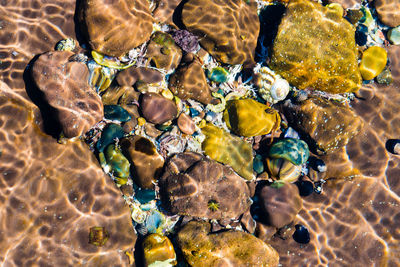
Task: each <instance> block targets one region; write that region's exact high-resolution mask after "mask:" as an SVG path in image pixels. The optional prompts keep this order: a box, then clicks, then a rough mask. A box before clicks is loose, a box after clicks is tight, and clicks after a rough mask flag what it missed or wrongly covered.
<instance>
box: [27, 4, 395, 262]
mask: <svg viewBox="0 0 400 267" xmlns="http://www.w3.org/2000/svg"><path fill="white" fill-rule="evenodd" d="M378 2H379V1H378ZM379 5H380V2H379V3H377V11H378V15H379V18H380V19H381V20H382V22H383V23H385V19H384V17H383V16H384V15H382V14H383V13H382V11H380V9H382V8H381V7H380V6H379ZM277 7H278V8H280V9H281V10H284V11H285V12H284V13H283V12H282V16H281V17H279V18H277V19H275V20H273V21H268V20H265V17H264V16H266V15H265V14H268V12H271V10H275V9H276V8H277ZM211 10H212V12H209V11H211ZM354 10H356V9H354ZM357 10H358V13H357V12H356V11H354V12H344V9H343V8H342V7H341V6H340V5H338V4H328V5H326V6H323V5H322V4H320V3H317V2H312V1H308V0H293V1H290V2H289V3H285V2H277V3H266V2H264V1H259V2H255V1H232V0H224V1H210V0H189V1H186V2H184V3H180V2H179V1H167V2H164V1H160V2H158V3H157V4H155V3H151V4H150V5H149V3H148V1H146V0H124V1H122V0H121V1H119V2H115V3H114V2H112V3H109V2H108V1H103V0H91V1H81V2H80V6H78V7H77V14H76V16H77V18H78V21H79V23H80V25H79V26H80V27H81V33H82V36H83V37H84V38H85V40H86V41H87V43H86V44H84V45H82V46H81V47H79V46H78V42H77V41H75V40H74V39H65V40H62V41H60V42H59V43H58V44H57V46H56V51H49V52H45V53H43V54H41V55H40V56H39V57H38V58H37V59H36V60H35V61H34V62H33V64H32V66H31V73H30V74H31V75H32V78H33V80H34V82H35V84H36V86H37V88H38V90H39V92H40V94H41V97H42V98H43V100H44V103H43V105H42V106H41V108H42V109H46V110H50V111H52V112H50V114H51V116H52V117H51V118H50V117H49V118H44V119H45V120H46V119H47V120H50V119H51V121H53V122H55V123H56V125H53V127H54V128H56V130H57V131H58V140H59V142H60V143H66V142H68V140H69V139H78V138H80V139H82V140H84V141H85V142H86V143H87V144H88V145H89V147H90V149H91V150H92V151H93V153H94V154H95V155H96V157H97V159H98V161H99V163H100V165H101V166H102V168H103V170H104V171H105V172H106V173H107V174H109V176H110V177H111V178H112V179H113V180H114V182H115V184H116V185H117V186H118V187H119V188H120V189H121V191H122V193H123V197H124V199H125V202H126V203H127V204H128V205H129V207H130V209H131V217H132V220H133V225H134V227H135V230H136V234H137V235H140V236H142V237H143V238H142V239H141V241H140V242H142V249H143V254H144V262H145V265H146V266H155V265H157V264H165V266H173V265H176V264H178V263H179V264H183V262H186V263H187V264H189V265H191V266H219V265H221V266H225V265H234V266H277V265H278V263H279V255H278V253H277V252H276V250H275V249H274V248H273V247H272V246H271V245H270V244H268V240H269V239H270V238H271V237H272V236H273V235H275V236H279V237H280V238H282V239H287V238H293V239H294V240H295V241H296V242H298V243H304V244H306V243H308V242H309V241H310V235H309V232H308V230H307V228H306V227H305V226H303V225H301V224H296V220H295V218H296V215H297V214H298V213H299V212H300V210H301V209H302V207H303V205H302V196H303V197H304V196H308V195H310V194H313V193H314V194H321V193H322V185H323V184H324V183H325V180H326V179H327V178H330V177H327V176H326V171H327V169H329V166H326V165H325V163H324V161H323V160H322V159H321V157H323V156H325V155H329V154H332V153H335V151H337V150H338V149H340V148H343V147H344V146H346V145H347V144H348V143H349V142H350V140H351V139H352V138H354V137H355V136H357V135H358V134H359V133H360V132H361V129H362V127H363V121H362V120H361V119H360V118H359V117H358V116H357V115H356V113H355V112H354V110H353V109H352V108H351V106H350V103H351V100H352V98H353V97H354V94H355V93H357V91H358V90H359V88H360V87H361V85H362V83H363V80H364V83H368V82H371V83H372V82H373V79H374V78H376V80H377V81H378V82H380V83H386V84H390V83H391V76H390V75H391V74H390V70H389V69H388V68H387V63H388V59H387V53H386V50H385V47H384V45H385V44H386V45H387V43H386V42H387V41H386V39H385V36H384V35H383V33H382V32H383V31H387V30H388V29H389V27H392V28H393V29H394V27H396V26H398V25H392V24H387V23H385V24H386V26H385V25H383V24H381V23H380V22H377V19H376V16H377V14H376V13H375V9H373V8H372V7H369V6H368V5H363V6H360V7H359V8H358V9H357ZM360 14H361V15H360ZM357 16H358V17H357ZM374 16H375V17H374ZM357 18H358V19H357ZM390 21H391V22H393V20H390ZM260 25H261V29H260ZM265 25H267V26H265ZM264 26H265V27H264ZM365 28H367V30H365ZM271 29H275V32H273V33H271V31H273V30H271ZM356 29H357V33H359V32H361V31H362V30H363V29H364V32H363V34H364V35H365V36H366V37H365V38H364V39H366V42H365V43H364V44H360V43H359V42H360V40H359V39H360V38H361V37H360V38H359V39H356V38H355V37H356V36H357V34H355V33H356ZM392 32H394V31H392ZM381 34H382V35H381ZM271 36H273V37H274V39H273V42H272V40H270V41H268V39H271ZM360 54H362V56H361V57H360ZM396 144H397V143H396V142H395V141H393V147H394V148H396V147H395V145H396ZM397 150H398V148H397ZM397 150H395V151H397ZM355 174H356V173H355V172H352V171H349V173H348V175H349V176H352V175H355ZM88 235H89V242H90V243H91V244H93V245H95V246H103V245H104V244H106V242H107V240H108V239H109V233H108V231H107V229H106V228H104V227H102V226H101V225H99V226H96V227H93V228H91V229H90V234H88ZM171 237H172V238H171ZM171 240H172V241H173V242H171ZM128 256H130V257H132V255H130V254H129V255H128Z"/></svg>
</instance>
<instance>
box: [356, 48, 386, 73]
mask: <svg viewBox="0 0 400 267" xmlns="http://www.w3.org/2000/svg"><path fill="white" fill-rule="evenodd" d="M386 62H387V52H386V50H385V48H382V47H379V46H371V47H369V48H368V49H367V50H365V51H364V52H363V55H362V58H361V63H360V67H359V68H360V73H361V76H362V77H363V79H364V80H372V79H373V78H375V77H376V76H378V75H379V74H380V73H381V72H382V71H383V69H384V68H385V66H386Z"/></svg>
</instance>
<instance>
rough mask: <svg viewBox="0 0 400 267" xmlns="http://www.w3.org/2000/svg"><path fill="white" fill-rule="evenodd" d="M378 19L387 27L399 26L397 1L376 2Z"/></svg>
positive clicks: (378, 0)
mask: <svg viewBox="0 0 400 267" xmlns="http://www.w3.org/2000/svg"><path fill="white" fill-rule="evenodd" d="M374 3H375V8H376V12H377V13H378V16H379V19H380V20H381V21H382V22H383V23H384V24H386V25H387V26H389V27H397V26H400V2H399V1H397V0H376V1H375V2H374Z"/></svg>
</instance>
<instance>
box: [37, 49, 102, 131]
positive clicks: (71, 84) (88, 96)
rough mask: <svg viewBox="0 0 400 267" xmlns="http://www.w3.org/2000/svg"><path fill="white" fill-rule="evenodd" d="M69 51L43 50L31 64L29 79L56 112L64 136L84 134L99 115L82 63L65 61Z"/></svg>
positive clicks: (98, 102)
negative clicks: (32, 80) (30, 77)
mask: <svg viewBox="0 0 400 267" xmlns="http://www.w3.org/2000/svg"><path fill="white" fill-rule="evenodd" d="M72 55H74V54H73V53H72V52H69V51H56V52H47V53H44V54H42V55H41V56H39V58H38V59H37V60H36V61H35V62H34V64H33V67H32V76H33V79H34V81H35V83H36V85H37V87H38V88H39V90H40V91H41V92H42V93H43V94H44V99H45V101H47V103H48V105H50V106H51V107H52V108H53V109H54V110H56V112H54V114H53V115H54V116H56V118H57V120H58V121H59V123H60V126H61V129H62V132H63V134H64V136H65V137H68V138H69V137H75V136H80V135H82V134H84V133H85V132H86V131H88V130H89V129H90V127H92V126H93V125H94V124H96V123H97V122H98V121H100V120H101V119H102V118H103V104H102V103H101V99H100V97H99V96H98V95H97V94H96V93H95V92H94V91H93V90H92V88H90V86H89V84H88V82H87V81H88V78H89V72H88V70H87V68H86V66H85V64H84V63H81V62H69V61H68V59H69V58H70V57H71V56H72Z"/></svg>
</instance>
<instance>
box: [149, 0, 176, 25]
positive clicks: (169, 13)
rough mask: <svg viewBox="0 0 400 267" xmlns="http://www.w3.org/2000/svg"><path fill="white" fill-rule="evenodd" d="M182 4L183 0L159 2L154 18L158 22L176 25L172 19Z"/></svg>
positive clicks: (160, 0) (162, 0)
mask: <svg viewBox="0 0 400 267" xmlns="http://www.w3.org/2000/svg"><path fill="white" fill-rule="evenodd" d="M180 2H182V0H158V1H157V7H156V9H155V10H154V11H153V17H154V18H155V19H156V21H157V22H160V23H166V24H169V25H175V24H174V22H173V20H172V17H173V14H174V12H175V9H176V8H177V7H178V5H179V3H180Z"/></svg>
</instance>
